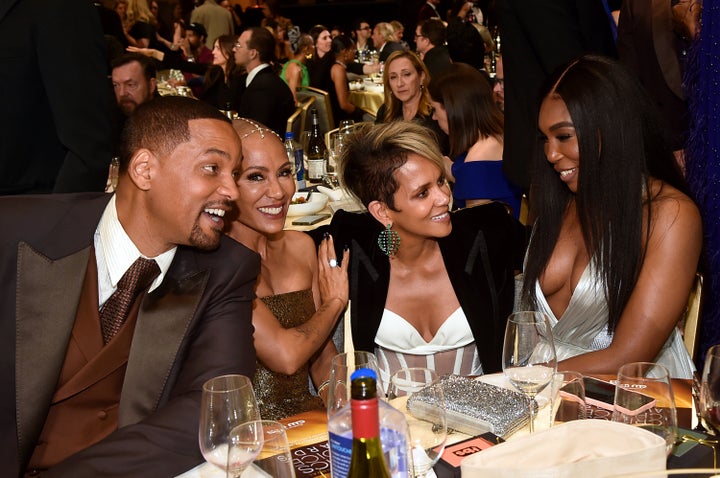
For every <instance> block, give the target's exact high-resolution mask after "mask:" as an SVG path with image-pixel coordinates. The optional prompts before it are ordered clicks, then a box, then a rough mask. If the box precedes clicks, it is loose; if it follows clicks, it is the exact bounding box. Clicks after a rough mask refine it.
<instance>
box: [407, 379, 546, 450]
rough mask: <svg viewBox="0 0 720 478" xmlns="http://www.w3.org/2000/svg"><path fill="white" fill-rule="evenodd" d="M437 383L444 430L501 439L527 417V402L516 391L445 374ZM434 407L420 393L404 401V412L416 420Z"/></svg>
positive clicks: (428, 397)
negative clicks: (445, 417) (405, 409)
mask: <svg viewBox="0 0 720 478" xmlns="http://www.w3.org/2000/svg"><path fill="white" fill-rule="evenodd" d="M440 384H441V385H442V389H443V394H444V396H445V409H446V415H447V426H448V428H452V429H454V430H457V431H459V432H462V433H465V434H468V435H472V436H475V435H481V434H483V433H486V432H492V433H494V434H495V435H498V436H501V437H503V438H505V437H506V436H507V435H510V434H512V433H513V432H514V431H516V430H518V429H520V428H522V427H524V426H525V425H526V424H527V422H528V419H529V417H530V412H529V407H528V403H529V399H528V398H527V397H526V396H525V395H523V394H522V393H520V392H515V391H512V390H507V389H505V388H500V387H496V386H495V385H490V384H487V383H483V382H479V381H477V380H473V379H470V378H466V377H460V376H458V375H446V376H444V377H442V378H441V379H440ZM534 406H535V407H537V404H534ZM437 407H438V404H437V401H436V399H435V397H434V396H433V395H431V394H424V393H423V390H420V391H418V392H415V393H414V394H413V395H412V396H411V397H410V398H409V399H408V402H407V408H408V411H409V412H410V413H411V414H412V415H413V416H415V417H417V418H420V419H422V418H423V417H424V416H425V417H428V416H431V415H430V414H431V413H432V410H433V409H436V408H437Z"/></svg>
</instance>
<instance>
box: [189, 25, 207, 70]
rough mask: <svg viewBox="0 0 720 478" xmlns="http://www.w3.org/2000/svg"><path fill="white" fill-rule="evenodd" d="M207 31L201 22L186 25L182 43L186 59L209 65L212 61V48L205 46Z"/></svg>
mask: <svg viewBox="0 0 720 478" xmlns="http://www.w3.org/2000/svg"><path fill="white" fill-rule="evenodd" d="M206 37H207V32H206V31H205V27H204V26H203V25H202V24H201V23H191V24H189V25H188V26H186V27H185V41H184V42H183V44H182V49H183V52H184V53H185V59H186V60H189V61H194V62H195V63H200V64H202V65H207V64H210V63H212V60H213V54H212V50H211V49H210V48H208V47H207V46H205V39H206Z"/></svg>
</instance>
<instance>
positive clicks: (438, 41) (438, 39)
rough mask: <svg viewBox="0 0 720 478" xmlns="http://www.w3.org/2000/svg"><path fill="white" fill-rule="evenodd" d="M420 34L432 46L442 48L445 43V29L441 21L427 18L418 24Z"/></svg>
mask: <svg viewBox="0 0 720 478" xmlns="http://www.w3.org/2000/svg"><path fill="white" fill-rule="evenodd" d="M420 34H421V35H422V36H424V37H425V38H427V39H428V41H429V42H430V43H431V44H432V45H433V46H442V45H444V44H445V42H446V41H447V28H446V27H445V24H444V23H443V22H442V20H439V19H437V18H428V19H427V20H423V21H422V22H420Z"/></svg>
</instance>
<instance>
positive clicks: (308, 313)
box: [228, 119, 348, 419]
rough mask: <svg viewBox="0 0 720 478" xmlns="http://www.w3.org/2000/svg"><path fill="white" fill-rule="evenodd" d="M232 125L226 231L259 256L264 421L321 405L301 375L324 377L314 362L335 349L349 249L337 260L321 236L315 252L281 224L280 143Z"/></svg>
mask: <svg viewBox="0 0 720 478" xmlns="http://www.w3.org/2000/svg"><path fill="white" fill-rule="evenodd" d="M234 127H235V130H236V131H237V132H238V134H239V136H240V139H241V141H242V154H243V161H242V169H241V172H240V177H239V179H238V186H239V189H240V197H239V199H238V201H237V206H238V212H239V215H238V218H237V219H236V220H234V221H233V222H232V224H231V228H230V230H229V231H228V235H229V236H230V237H232V238H233V239H235V240H236V241H238V242H240V243H242V244H244V245H245V246H247V247H249V248H250V249H252V250H254V251H255V252H257V253H258V254H260V257H261V261H262V262H261V264H262V267H261V271H260V276H259V277H258V282H257V287H256V291H255V292H256V294H257V297H258V299H257V300H256V301H255V304H254V308H253V326H254V327H255V334H254V338H255V341H254V342H255V349H256V352H257V358H258V369H257V372H256V374H255V379H254V387H255V394H256V397H257V400H258V404H259V406H260V413H261V416H262V417H263V419H278V418H282V417H286V416H288V415H293V414H296V413H300V412H303V411H306V410H309V409H312V408H321V407H322V401H321V400H320V399H319V398H318V397H317V396H314V395H312V394H310V392H309V389H308V373H309V374H310V376H311V377H312V378H313V382H314V383H315V386H316V387H318V386H319V385H320V382H321V381H322V379H324V378H325V377H324V376H316V375H315V374H314V372H315V370H316V368H320V367H319V364H320V363H323V362H326V361H327V360H329V359H331V358H332V356H333V355H334V354H335V348H334V346H333V345H332V342H331V341H330V340H329V339H328V338H329V336H330V334H331V331H332V329H333V327H334V325H335V323H336V321H337V318H338V317H339V315H340V313H341V312H342V311H343V309H344V308H345V306H346V305H347V301H348V282H347V263H348V260H347V259H348V252H347V251H346V252H345V253H344V255H343V257H342V260H336V259H335V250H334V245H333V240H332V238H331V237H327V238H325V239H324V240H323V242H322V244H321V245H320V247H319V250H318V252H317V255H316V252H315V245H314V242H313V240H312V239H311V238H310V237H309V236H307V235H306V234H304V233H302V232H297V231H284V230H283V226H284V224H285V217H286V215H287V211H288V206H289V205H290V201H291V199H292V196H293V193H294V192H295V181H294V175H293V165H292V164H291V163H290V162H289V161H288V157H287V155H286V153H285V148H284V146H283V143H282V141H281V140H280V138H279V137H278V136H277V135H276V134H275V133H274V132H272V131H271V130H269V129H267V128H265V127H264V126H262V125H259V124H257V123H255V122H254V121H250V120H246V119H240V120H235V121H234ZM331 264H332V265H331ZM333 265H334V267H333Z"/></svg>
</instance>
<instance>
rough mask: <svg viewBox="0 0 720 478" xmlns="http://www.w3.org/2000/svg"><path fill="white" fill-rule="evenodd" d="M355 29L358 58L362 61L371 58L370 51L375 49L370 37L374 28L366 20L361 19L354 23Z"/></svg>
mask: <svg viewBox="0 0 720 478" xmlns="http://www.w3.org/2000/svg"><path fill="white" fill-rule="evenodd" d="M353 31H354V32H355V46H356V47H357V59H358V60H359V61H360V62H361V63H362V62H363V61H366V60H369V59H370V58H369V54H370V51H371V50H373V49H374V46H373V41H372V38H370V36H371V35H372V28H370V24H369V23H368V22H367V21H366V20H364V19H359V20H357V21H356V22H355V24H354V25H353Z"/></svg>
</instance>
